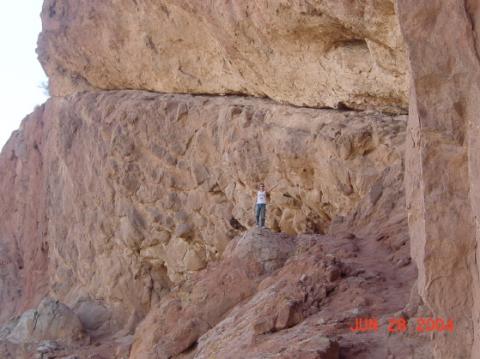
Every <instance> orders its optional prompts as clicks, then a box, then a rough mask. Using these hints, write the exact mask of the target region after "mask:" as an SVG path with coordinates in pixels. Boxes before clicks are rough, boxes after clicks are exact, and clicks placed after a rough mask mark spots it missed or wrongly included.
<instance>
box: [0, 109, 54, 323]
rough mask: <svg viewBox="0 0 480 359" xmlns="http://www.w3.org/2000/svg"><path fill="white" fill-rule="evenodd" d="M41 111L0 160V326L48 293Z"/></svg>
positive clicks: (12, 139)
mask: <svg viewBox="0 0 480 359" xmlns="http://www.w3.org/2000/svg"><path fill="white" fill-rule="evenodd" d="M43 111H44V107H39V108H37V109H36V110H35V112H34V113H33V114H32V115H30V116H29V118H28V119H27V120H25V121H24V122H23V124H22V127H21V129H20V131H17V132H15V133H14V134H13V135H12V138H11V139H10V140H9V142H8V143H7V144H6V145H5V147H4V149H3V151H2V154H1V156H0V188H1V189H2V192H1V197H0V198H1V199H0V218H1V219H0V303H1V306H0V308H1V309H0V323H1V322H4V321H5V320H7V319H8V318H9V317H10V316H12V315H14V314H18V313H21V312H23V311H24V310H26V309H29V308H31V307H33V306H36V305H37V304H38V302H39V301H40V299H41V298H42V297H43V296H44V295H45V294H46V292H47V290H48V276H47V253H48V242H47V240H46V234H47V221H46V208H47V203H46V185H45V178H46V177H45V173H44V166H43V160H44V153H43V150H44V141H45V132H44V127H45V121H44V117H43Z"/></svg>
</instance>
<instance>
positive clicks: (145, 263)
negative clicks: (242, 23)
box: [5, 91, 406, 330]
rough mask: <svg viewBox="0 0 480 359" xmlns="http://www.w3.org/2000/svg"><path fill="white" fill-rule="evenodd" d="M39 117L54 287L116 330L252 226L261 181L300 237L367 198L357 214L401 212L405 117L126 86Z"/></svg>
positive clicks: (276, 216)
mask: <svg viewBox="0 0 480 359" xmlns="http://www.w3.org/2000/svg"><path fill="white" fill-rule="evenodd" d="M42 121H43V122H45V123H47V124H48V131H45V133H44V140H43V141H44V142H45V143H46V145H45V146H44V148H45V150H44V152H43V153H42V157H41V161H40V163H43V164H44V166H45V169H44V171H45V175H44V176H45V177H44V178H43V179H42V180H43V186H44V188H43V189H44V191H46V193H47V196H46V211H47V212H46V216H47V218H48V222H47V224H46V227H47V228H46V229H47V231H46V233H47V237H46V240H47V241H48V245H49V279H50V289H51V294H52V295H53V296H55V297H57V298H60V299H61V300H62V301H64V302H65V303H66V304H68V305H70V306H71V307H73V308H77V307H79V306H80V305H81V303H83V302H87V303H88V302H89V301H91V300H93V299H94V300H95V303H97V304H96V305H98V304H102V305H103V304H105V305H106V306H107V307H108V308H109V309H110V310H111V315H110V316H108V318H107V319H106V320H105V321H106V322H107V324H106V325H105V327H106V328H110V329H112V328H119V327H126V328H127V329H128V328H130V329H132V328H133V327H134V326H135V325H136V324H137V323H138V321H139V320H140V319H141V318H143V317H144V315H145V314H146V312H147V311H148V309H149V307H150V305H151V303H153V302H155V301H156V300H157V299H158V298H159V297H161V296H162V295H163V293H164V292H165V291H166V290H167V289H168V288H170V287H171V286H172V282H174V283H176V282H178V281H180V280H183V279H185V278H187V277H189V273H191V272H192V271H197V270H199V269H202V268H204V267H205V265H206V263H207V262H208V261H210V260H215V259H217V258H218V257H219V256H220V255H221V253H222V252H223V250H224V248H225V246H226V245H227V244H228V242H229V241H230V239H231V238H232V237H233V236H235V235H236V234H238V233H240V231H241V230H243V229H244V228H247V227H250V226H251V225H253V205H254V201H255V187H256V185H257V184H258V181H264V182H266V184H267V188H268V187H271V186H272V185H274V184H278V187H277V188H276V189H275V190H274V191H273V192H272V198H271V202H270V204H269V206H268V221H267V225H268V226H269V227H271V228H273V229H276V230H281V231H284V232H289V233H292V234H295V233H304V232H307V233H308V232H311V233H312V232H316V233H322V232H326V231H327V230H328V227H329V224H330V222H331V220H332V219H333V218H340V219H341V218H342V217H345V216H347V215H350V216H352V212H355V211H354V209H355V208H357V206H358V204H359V203H360V201H361V200H362V199H365V198H367V197H369V196H370V197H369V198H371V199H370V200H368V201H367V202H368V203H369V205H368V206H367V207H366V208H365V209H364V210H361V211H358V212H357V213H354V214H353V219H354V222H355V220H357V221H361V220H362V219H364V218H366V216H368V215H369V214H370V213H371V209H372V208H376V206H380V204H381V206H385V207H386V208H393V206H392V205H390V207H389V206H388V203H384V202H385V201H382V199H381V197H382V193H383V188H384V187H387V186H388V181H392V178H393V179H395V180H393V181H394V182H393V183H397V188H396V189H394V190H393V191H398V193H402V188H399V187H398V183H399V182H398V180H401V177H402V166H403V164H402V148H403V142H404V129H405V121H406V116H397V117H392V116H386V115H381V114H378V113H374V112H363V113H357V112H339V111H333V110H314V109H306V108H294V107H290V106H283V105H278V104H275V103H273V102H271V101H267V100H254V99H246V98H241V97H227V98H225V97H194V96H187V95H159V94H152V93H147V92H137V91H120V92H91V93H86V94H78V95H75V96H72V97H70V98H56V99H52V100H50V101H49V102H48V103H47V104H46V107H45V112H44V114H43V117H42ZM7 153H8V152H6V153H5V154H7ZM395 181H397V182H395ZM374 187H375V190H373V188H374ZM5 188H9V187H8V186H6V187H5ZM21 193H22V192H18V195H19V196H20V195H21ZM389 198H391V197H389ZM398 198H399V200H400V201H401V200H402V198H403V197H402V196H400V197H398ZM363 202H365V201H363ZM387 202H388V201H387ZM382 208H384V207H382ZM379 212H382V213H384V215H385V216H387V217H388V210H385V211H384V210H383V209H382V210H381V211H379ZM345 218H346V217H345ZM379 218H382V217H379ZM350 220H352V218H350ZM349 223H351V222H349ZM79 303H80V304H79ZM106 330H107V329H106Z"/></svg>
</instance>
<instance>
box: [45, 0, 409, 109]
mask: <svg viewBox="0 0 480 359" xmlns="http://www.w3.org/2000/svg"><path fill="white" fill-rule="evenodd" d="M42 19H43V32H42V34H41V36H40V40H39V55H40V60H41V62H42V64H43V66H44V68H45V70H46V72H47V74H48V75H49V78H50V86H51V89H52V91H53V94H54V95H56V96H64V95H67V94H72V93H75V92H77V91H81V90H85V89H92V88H94V89H105V90H112V89H137V90H151V91H160V92H182V93H197V94H198V93H200V94H203V93H208V94H232V93H233V94H238V93H242V94H248V95H253V96H267V97H270V98H272V99H275V100H277V101H280V102H288V103H291V104H295V105H300V106H305V105H306V106H312V107H324V106H329V107H335V108H337V107H340V108H341V107H344V106H348V107H352V108H359V109H365V108H374V109H377V110H386V111H395V112H398V111H404V110H405V109H406V108H407V97H408V96H407V82H406V79H407V76H406V63H405V55H404V44H403V40H402V37H401V35H400V31H399V27H398V23H397V18H396V14H395V9H394V2H393V1H392V0H361V1H354V2H353V1H350V0H341V1H338V0H315V1H300V0H286V1H277V0H270V1H261V2H258V1H253V0H248V1H235V2H232V1H222V0H216V1H186V0H168V1H162V2H161V3H159V2H158V1H151V0H149V1H130V0H122V1H112V0H108V1H93V2H79V1H75V0H46V1H45V4H44V7H43V12H42Z"/></svg>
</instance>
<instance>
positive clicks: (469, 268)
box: [398, 0, 480, 358]
mask: <svg viewBox="0 0 480 359" xmlns="http://www.w3.org/2000/svg"><path fill="white" fill-rule="evenodd" d="M398 12H399V17H400V23H401V26H402V30H403V33H404V35H405V39H406V43H407V47H408V52H409V58H410V67H411V77H412V90H411V100H410V119H409V136H407V137H408V149H407V161H406V164H407V169H406V171H407V172H406V179H407V182H406V188H407V197H408V202H409V203H408V207H409V222H410V232H411V237H412V255H413V257H414V258H415V261H416V263H417V266H418V269H419V278H418V289H419V293H420V294H421V296H422V298H423V299H424V301H425V303H426V304H427V306H428V307H429V308H430V309H431V310H432V312H433V315H434V316H437V317H442V318H450V319H453V320H454V322H455V333H454V335H438V336H436V337H435V339H436V340H435V355H436V357H437V358H478V357H479V353H480V336H479V334H478V333H479V329H480V327H479V324H478V323H479V315H480V303H479V298H480V291H479V283H480V278H479V275H478V273H479V264H478V261H477V257H478V255H477V253H478V241H479V227H478V218H479V203H480V201H479V200H480V198H479V196H478V193H480V192H479V170H480V165H479V163H478V158H479V157H478V154H479V149H480V148H479V142H478V138H479V133H478V121H479V120H478V113H479V112H480V106H479V102H478V98H479V96H480V89H479V86H478V83H479V82H478V74H479V71H480V66H479V65H480V64H479V55H478V54H479V53H478V46H479V43H478V39H479V29H478V24H479V22H478V20H479V18H480V12H479V7H478V4H477V2H475V1H455V0H447V1H429V2H428V3H427V2H418V1H409V0H401V1H398Z"/></svg>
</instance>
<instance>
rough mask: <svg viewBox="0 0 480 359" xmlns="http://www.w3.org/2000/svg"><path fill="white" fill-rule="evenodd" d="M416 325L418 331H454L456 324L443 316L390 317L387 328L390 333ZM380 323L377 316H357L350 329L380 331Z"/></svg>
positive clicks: (399, 331) (355, 330)
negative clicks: (409, 318)
mask: <svg viewBox="0 0 480 359" xmlns="http://www.w3.org/2000/svg"><path fill="white" fill-rule="evenodd" d="M411 325H414V326H415V330H416V332H417V333H428V332H447V333H453V331H454V330H455V325H454V323H453V320H452V319H447V320H445V319H443V318H413V319H411V320H406V319H405V318H402V317H400V318H390V319H388V326H387V328H386V330H387V331H388V332H389V333H392V334H393V333H405V332H406V331H407V329H408V327H409V326H411ZM378 330H379V323H378V319H375V318H357V319H355V324H354V325H353V326H351V327H350V331H352V332H355V333H366V332H378Z"/></svg>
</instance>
